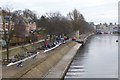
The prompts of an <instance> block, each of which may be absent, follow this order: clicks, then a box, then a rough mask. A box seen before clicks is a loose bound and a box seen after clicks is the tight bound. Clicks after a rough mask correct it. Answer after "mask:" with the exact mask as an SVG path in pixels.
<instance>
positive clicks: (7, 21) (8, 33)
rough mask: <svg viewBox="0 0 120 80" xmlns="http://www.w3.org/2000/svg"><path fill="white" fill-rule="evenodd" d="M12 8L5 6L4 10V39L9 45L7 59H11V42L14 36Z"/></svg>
mask: <svg viewBox="0 0 120 80" xmlns="http://www.w3.org/2000/svg"><path fill="white" fill-rule="evenodd" d="M11 11H12V10H11V9H10V8H5V9H3V10H2V16H3V18H2V19H3V30H4V40H5V41H6V45H7V46H6V47H7V61H9V44H10V40H11V38H12V36H13V26H12V20H11V18H12V14H11Z"/></svg>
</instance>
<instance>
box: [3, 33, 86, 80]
mask: <svg viewBox="0 0 120 80" xmlns="http://www.w3.org/2000/svg"><path fill="white" fill-rule="evenodd" d="M86 37H88V35H86ZM80 46H81V44H80V43H77V42H74V41H71V42H68V43H66V44H63V45H61V46H60V47H58V48H56V49H55V50H53V51H50V52H48V53H43V52H40V55H38V56H37V58H36V59H31V60H29V61H26V62H24V63H23V67H21V68H18V67H16V66H11V67H6V66H3V78H49V76H50V75H51V72H53V73H52V75H53V76H54V75H55V74H56V75H57V76H56V78H62V77H63V76H64V74H65V72H66V70H67V68H68V67H69V65H70V63H71V62H72V59H73V57H74V56H75V54H76V52H77V50H78V49H79V47H80ZM54 72H55V73H54ZM52 75H51V78H53V76H52Z"/></svg>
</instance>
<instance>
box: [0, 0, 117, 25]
mask: <svg viewBox="0 0 120 80" xmlns="http://www.w3.org/2000/svg"><path fill="white" fill-rule="evenodd" d="M118 1H119V0H0V7H5V6H8V7H11V8H13V9H14V10H18V9H22V10H23V9H30V10H32V11H35V12H36V13H37V14H38V15H40V16H41V15H43V14H46V13H49V12H56V11H59V12H60V13H61V14H63V15H65V16H66V14H67V13H68V12H71V11H72V10H74V9H75V8H76V9H77V10H79V11H80V13H82V14H83V16H84V17H85V19H86V21H88V22H94V23H95V24H98V23H104V22H107V23H109V22H118Z"/></svg>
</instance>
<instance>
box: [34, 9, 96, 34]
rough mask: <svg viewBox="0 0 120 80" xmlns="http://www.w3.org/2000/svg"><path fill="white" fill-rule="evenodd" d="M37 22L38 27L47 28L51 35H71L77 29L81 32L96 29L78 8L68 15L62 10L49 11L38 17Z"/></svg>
mask: <svg viewBox="0 0 120 80" xmlns="http://www.w3.org/2000/svg"><path fill="white" fill-rule="evenodd" d="M36 23H37V28H41V27H42V28H45V29H46V32H47V34H49V35H61V34H66V35H70V34H72V33H74V32H75V31H77V30H79V32H80V34H85V33H90V32H93V31H94V29H93V28H92V27H90V25H89V23H88V22H87V21H86V20H85V19H84V16H83V15H82V14H81V13H80V12H79V11H78V10H76V9H75V10H73V11H72V12H69V13H68V14H67V16H66V17H65V16H63V15H62V14H60V12H55V13H47V14H46V16H41V18H40V19H37V21H36Z"/></svg>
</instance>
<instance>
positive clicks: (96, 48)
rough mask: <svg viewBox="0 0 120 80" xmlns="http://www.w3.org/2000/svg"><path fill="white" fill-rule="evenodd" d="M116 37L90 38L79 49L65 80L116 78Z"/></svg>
mask: <svg viewBox="0 0 120 80" xmlns="http://www.w3.org/2000/svg"><path fill="white" fill-rule="evenodd" d="M117 39H118V36H117V35H108V34H105V35H95V36H92V37H91V38H90V39H89V40H88V41H87V43H86V44H85V46H84V47H83V48H80V49H79V50H78V52H77V54H76V56H75V57H74V59H73V62H72V63H71V65H70V68H69V69H68V72H67V73H66V76H65V78H118V43H117V42H116V40H117Z"/></svg>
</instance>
